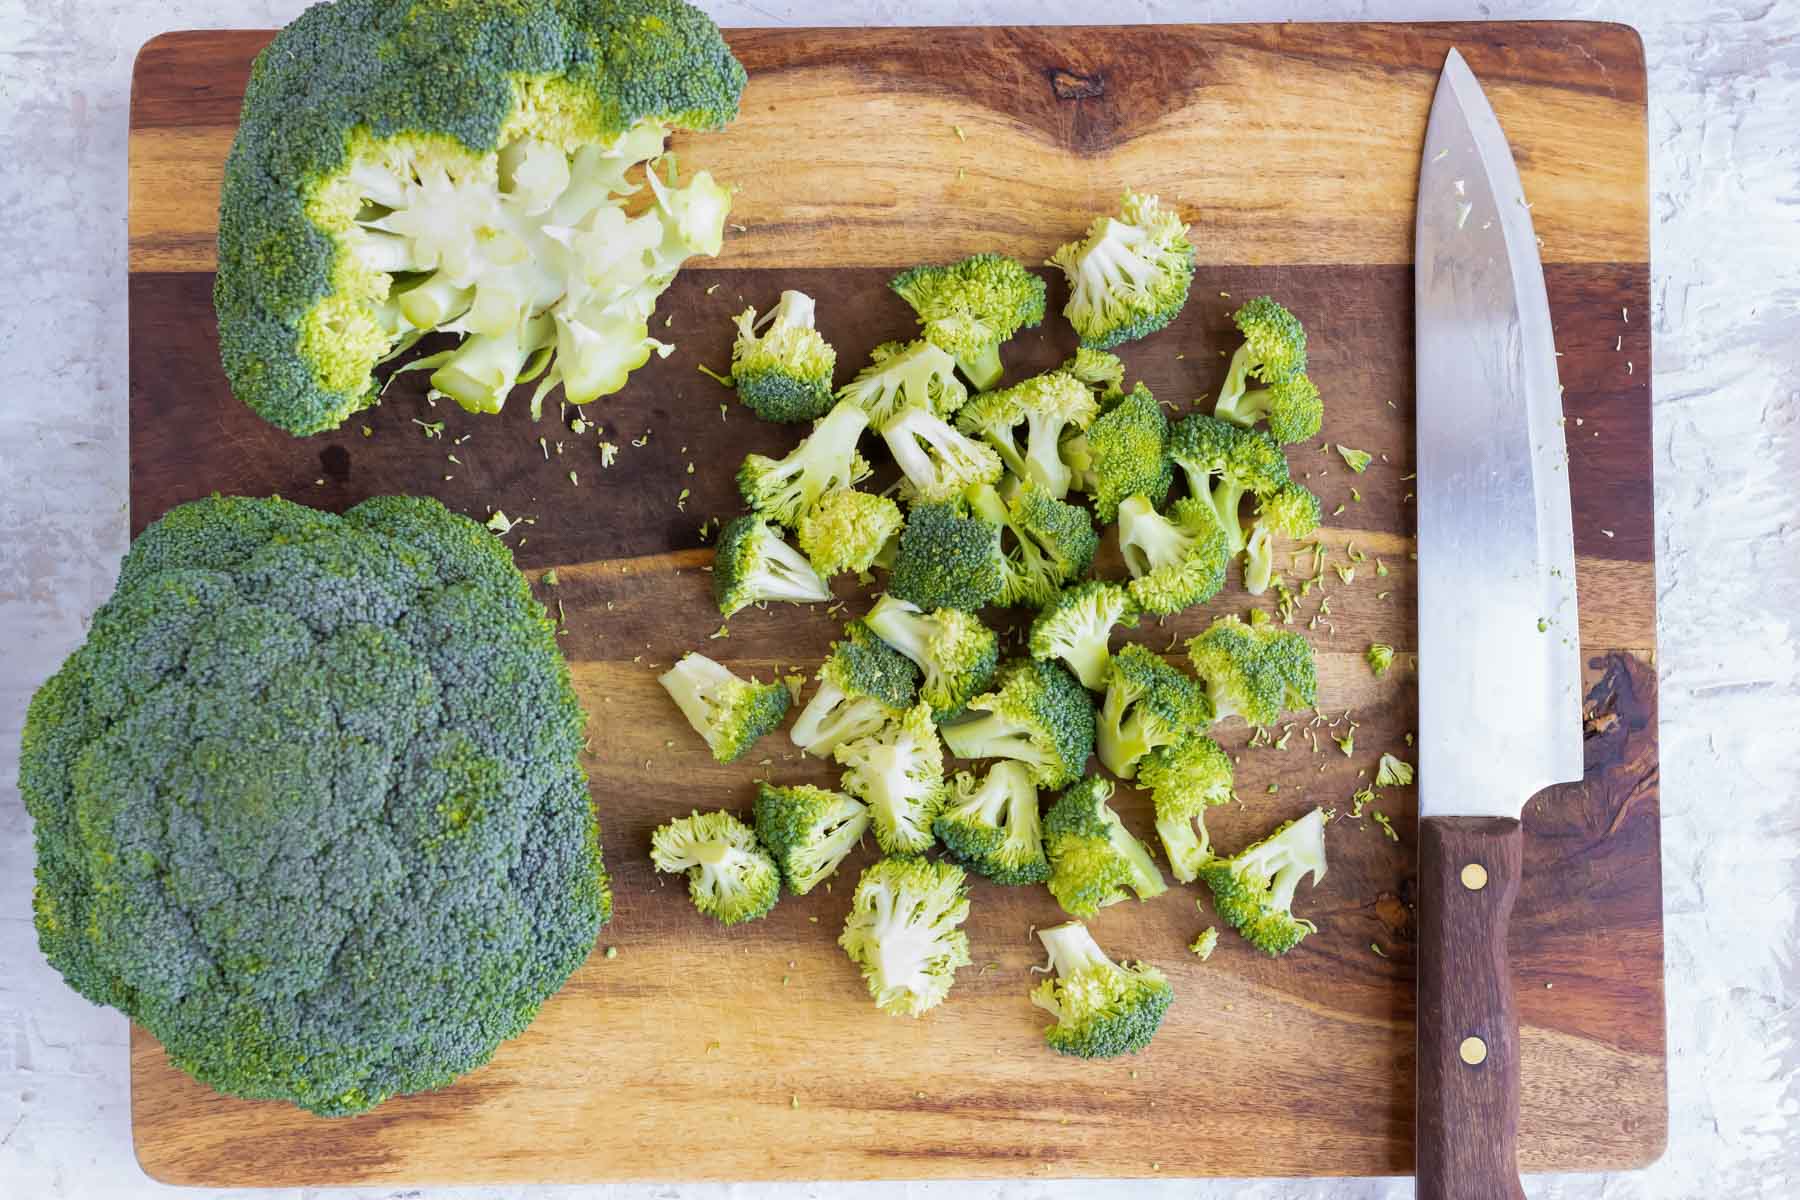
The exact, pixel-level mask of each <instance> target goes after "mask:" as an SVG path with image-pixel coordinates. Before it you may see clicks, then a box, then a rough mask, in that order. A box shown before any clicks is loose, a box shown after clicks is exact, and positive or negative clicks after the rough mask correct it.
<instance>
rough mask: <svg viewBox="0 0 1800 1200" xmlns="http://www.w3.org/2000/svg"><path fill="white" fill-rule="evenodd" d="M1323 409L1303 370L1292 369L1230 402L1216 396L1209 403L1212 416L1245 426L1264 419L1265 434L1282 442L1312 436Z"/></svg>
mask: <svg viewBox="0 0 1800 1200" xmlns="http://www.w3.org/2000/svg"><path fill="white" fill-rule="evenodd" d="M1324 413H1325V406H1324V402H1323V401H1322V400H1320V398H1319V389H1318V387H1317V386H1315V385H1314V383H1313V381H1312V380H1310V379H1308V378H1307V377H1306V372H1304V371H1295V372H1294V373H1293V374H1292V375H1288V376H1286V377H1285V378H1281V379H1277V380H1276V381H1275V382H1274V383H1271V384H1270V385H1269V386H1268V387H1262V388H1251V389H1250V390H1249V391H1246V392H1243V393H1241V394H1240V395H1239V396H1238V397H1237V399H1236V400H1235V401H1233V402H1231V403H1226V402H1225V401H1224V400H1220V401H1219V402H1218V403H1216V404H1214V405H1213V416H1215V417H1217V418H1218V419H1219V420H1221V421H1229V422H1231V423H1232V424H1233V425H1240V426H1242V427H1244V428H1245V429H1248V428H1250V427H1251V426H1252V425H1255V424H1256V423H1257V422H1258V421H1267V422H1268V425H1269V435H1270V436H1271V437H1273V438H1274V439H1275V440H1276V441H1278V442H1280V443H1281V444H1282V445H1284V446H1291V445H1293V444H1294V443H1295V442H1304V441H1306V440H1307V439H1308V438H1311V437H1316V436H1317V435H1318V432H1319V424H1320V422H1321V420H1322V419H1323V417H1324Z"/></svg>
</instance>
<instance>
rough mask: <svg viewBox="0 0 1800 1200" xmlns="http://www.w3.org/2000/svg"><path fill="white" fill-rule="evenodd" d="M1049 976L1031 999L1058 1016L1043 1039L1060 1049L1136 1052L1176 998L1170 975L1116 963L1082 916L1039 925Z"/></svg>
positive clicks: (1106, 1054)
mask: <svg viewBox="0 0 1800 1200" xmlns="http://www.w3.org/2000/svg"><path fill="white" fill-rule="evenodd" d="M1038 940H1039V941H1040V942H1042V943H1043V944H1044V949H1045V950H1047V951H1049V954H1050V969H1051V972H1052V974H1051V977H1050V978H1048V979H1045V980H1044V981H1043V982H1042V983H1040V984H1038V985H1037V987H1035V988H1033V989H1032V992H1031V1002H1032V1003H1033V1004H1035V1005H1037V1006H1038V1007H1039V1008H1041V1009H1043V1010H1044V1011H1045V1012H1047V1013H1049V1014H1050V1015H1051V1016H1053V1017H1055V1018H1056V1024H1054V1025H1052V1026H1051V1027H1050V1028H1048V1029H1046V1030H1045V1031H1044V1040H1045V1041H1047V1042H1048V1043H1049V1044H1050V1048H1051V1049H1052V1050H1054V1051H1056V1052H1057V1053H1058V1054H1069V1055H1073V1056H1075V1057H1077V1058H1117V1057H1118V1056H1119V1055H1121V1054H1136V1053H1137V1052H1138V1051H1139V1050H1142V1049H1143V1048H1144V1047H1145V1046H1148V1045H1149V1044H1150V1039H1151V1038H1153V1037H1155V1036H1156V1031H1157V1030H1158V1029H1160V1028H1162V1023H1163V1017H1164V1016H1166V1015H1167V1014H1168V1011H1169V1005H1170V1004H1171V1003H1173V1001H1174V999H1175V989H1174V988H1172V987H1170V986H1169V981H1168V978H1167V977H1166V976H1164V975H1163V973H1162V972H1161V971H1159V970H1157V969H1156V968H1155V967H1152V966H1149V965H1148V964H1145V963H1115V962H1114V961H1113V960H1112V959H1110V958H1108V957H1107V955H1106V951H1104V950H1102V949H1101V948H1100V945H1099V943H1098V942H1096V941H1094V935H1093V934H1092V933H1090V932H1088V928H1087V926H1086V925H1083V924H1082V923H1081V922H1080V921H1070V922H1068V923H1067V924H1065V925H1053V926H1051V927H1050V928H1049V929H1040V930H1038Z"/></svg>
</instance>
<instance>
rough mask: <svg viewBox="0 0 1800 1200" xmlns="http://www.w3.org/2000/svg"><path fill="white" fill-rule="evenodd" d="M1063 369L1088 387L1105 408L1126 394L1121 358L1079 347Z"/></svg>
mask: <svg viewBox="0 0 1800 1200" xmlns="http://www.w3.org/2000/svg"><path fill="white" fill-rule="evenodd" d="M1062 369H1063V370H1064V371H1066V372H1067V373H1068V374H1070V375H1073V376H1074V377H1075V378H1077V379H1079V380H1081V382H1083V383H1085V384H1087V385H1088V388H1089V389H1090V390H1091V391H1092V392H1093V393H1094V399H1095V400H1097V401H1099V402H1100V404H1101V405H1102V406H1103V407H1104V406H1105V405H1108V404H1110V403H1112V402H1113V401H1114V400H1117V399H1118V398H1119V397H1120V396H1123V395H1124V394H1125V364H1124V363H1123V362H1121V361H1119V356H1118V355H1116V354H1112V353H1109V352H1107V351H1105V350H1095V349H1094V348H1093V347H1091V346H1077V347H1076V348H1075V353H1074V354H1073V355H1072V356H1071V357H1069V358H1067V359H1065V360H1064V361H1063V365H1062Z"/></svg>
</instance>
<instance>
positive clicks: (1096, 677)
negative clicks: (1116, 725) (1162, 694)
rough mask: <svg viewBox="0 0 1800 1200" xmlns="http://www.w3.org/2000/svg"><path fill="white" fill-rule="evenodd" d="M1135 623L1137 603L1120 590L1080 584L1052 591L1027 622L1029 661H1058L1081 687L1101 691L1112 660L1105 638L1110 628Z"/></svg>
mask: <svg viewBox="0 0 1800 1200" xmlns="http://www.w3.org/2000/svg"><path fill="white" fill-rule="evenodd" d="M1137 623H1138V609H1137V605H1136V604H1135V603H1133V601H1132V599H1131V596H1130V595H1129V594H1128V593H1127V592H1126V590H1125V589H1124V588H1122V587H1120V586H1119V585H1118V584H1116V583H1106V582H1104V581H1102V580H1098V579H1090V580H1086V581H1084V582H1082V583H1077V584H1075V585H1074V586H1072V587H1066V588H1064V589H1063V590H1062V591H1060V592H1058V593H1057V594H1056V595H1055V596H1054V597H1052V598H1051V600H1050V602H1049V603H1048V604H1046V605H1044V607H1043V609H1042V610H1041V611H1040V612H1039V613H1038V615H1037V617H1036V619H1034V620H1033V621H1032V622H1031V640H1030V649H1031V657H1033V658H1039V659H1047V658H1060V659H1061V660H1062V661H1063V663H1064V664H1065V665H1067V666H1068V668H1069V670H1071V671H1073V672H1075V677H1076V678H1077V679H1079V680H1081V683H1082V686H1083V687H1086V688H1088V689H1089V690H1090V691H1096V692H1097V691H1102V690H1104V689H1105V687H1106V676H1107V669H1108V666H1109V664H1110V663H1111V662H1112V655H1111V654H1110V653H1108V651H1107V640H1108V639H1109V638H1110V637H1111V636H1112V630H1113V626H1115V625H1122V626H1126V627H1132V626H1135V625H1136V624H1137Z"/></svg>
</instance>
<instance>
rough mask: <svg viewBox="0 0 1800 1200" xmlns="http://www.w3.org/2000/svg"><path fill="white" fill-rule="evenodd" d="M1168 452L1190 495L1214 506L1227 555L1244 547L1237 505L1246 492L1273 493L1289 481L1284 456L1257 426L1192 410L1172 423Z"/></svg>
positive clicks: (1234, 553)
mask: <svg viewBox="0 0 1800 1200" xmlns="http://www.w3.org/2000/svg"><path fill="white" fill-rule="evenodd" d="M1170 454H1171V456H1172V457H1173V458H1174V460H1175V463H1176V465H1178V466H1179V467H1180V468H1181V469H1182V471H1183V472H1184V473H1185V474H1186V475H1187V481H1188V491H1189V494H1190V498H1192V499H1204V500H1206V501H1207V502H1208V503H1209V504H1211V505H1212V508H1213V512H1214V513H1215V514H1216V515H1217V518H1218V522H1219V528H1220V529H1222V530H1224V531H1225V537H1226V541H1227V544H1228V545H1229V546H1230V549H1231V554H1232V555H1233V556H1236V555H1237V554H1238V553H1239V552H1241V551H1242V550H1243V549H1244V544H1245V542H1246V540H1247V537H1248V535H1247V534H1246V533H1245V531H1244V526H1243V522H1242V517H1241V515H1240V513H1239V509H1241V508H1242V506H1243V499H1244V497H1245V496H1246V495H1251V496H1256V497H1257V498H1258V499H1259V500H1261V499H1264V498H1266V497H1269V496H1272V495H1273V494H1274V493H1275V492H1277V491H1279V490H1280V489H1281V487H1282V486H1283V485H1284V484H1286V483H1287V482H1288V463H1287V456H1286V455H1284V454H1283V453H1282V452H1281V447H1280V446H1278V445H1276V443H1275V439H1274V438H1272V437H1270V436H1269V435H1268V434H1266V433H1264V432H1262V430H1260V429H1244V428H1241V427H1239V426H1237V425H1233V424H1231V423H1230V422H1229V421H1221V420H1219V419H1218V418H1216V417H1209V416H1207V415H1206V414H1205V413H1194V414H1192V415H1190V416H1188V417H1185V418H1183V419H1182V421H1181V422H1180V423H1179V424H1178V425H1176V427H1175V430H1174V433H1173V435H1172V436H1171V438H1170Z"/></svg>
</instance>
